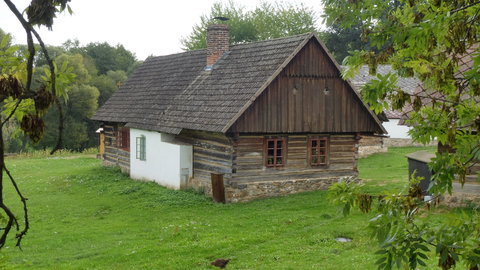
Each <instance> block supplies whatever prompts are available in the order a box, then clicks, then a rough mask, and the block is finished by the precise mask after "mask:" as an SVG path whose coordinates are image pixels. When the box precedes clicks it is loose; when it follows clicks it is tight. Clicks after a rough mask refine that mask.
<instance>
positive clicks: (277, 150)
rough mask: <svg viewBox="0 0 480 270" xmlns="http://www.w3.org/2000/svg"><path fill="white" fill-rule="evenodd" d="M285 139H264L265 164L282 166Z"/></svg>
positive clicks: (284, 157) (284, 154) (284, 158)
mask: <svg viewBox="0 0 480 270" xmlns="http://www.w3.org/2000/svg"><path fill="white" fill-rule="evenodd" d="M286 150H287V149H286V139H285V138H273V139H270V138H269V139H265V153H266V154H265V166H267V167H282V166H284V165H285V161H286Z"/></svg>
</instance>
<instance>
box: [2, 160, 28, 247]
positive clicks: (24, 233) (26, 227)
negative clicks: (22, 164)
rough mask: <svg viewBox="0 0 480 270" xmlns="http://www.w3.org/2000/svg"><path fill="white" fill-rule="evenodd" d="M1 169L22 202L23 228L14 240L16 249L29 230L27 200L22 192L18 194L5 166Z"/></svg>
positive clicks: (18, 190)
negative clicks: (15, 240)
mask: <svg viewBox="0 0 480 270" xmlns="http://www.w3.org/2000/svg"><path fill="white" fill-rule="evenodd" d="M3 169H4V170H5V172H6V173H7V175H8V177H9V178H10V181H11V182H12V185H13V187H14V188H15V191H16V192H17V194H18V196H19V197H20V200H21V201H22V204H23V213H24V215H23V218H24V220H25V227H24V228H23V230H22V231H21V232H20V233H18V234H17V236H16V238H17V244H16V246H17V247H20V243H21V241H22V239H23V236H25V235H26V234H27V232H28V229H29V228H30V223H29V221H28V209H27V200H28V199H27V198H25V197H24V196H23V194H22V192H20V189H19V188H18V185H17V182H15V180H14V179H13V177H12V174H11V173H10V171H9V170H8V169H7V167H6V166H4V167H3Z"/></svg>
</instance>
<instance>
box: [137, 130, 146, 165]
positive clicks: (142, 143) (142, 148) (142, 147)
mask: <svg viewBox="0 0 480 270" xmlns="http://www.w3.org/2000/svg"><path fill="white" fill-rule="evenodd" d="M145 152H146V140H145V136H143V135H142V136H140V137H137V138H136V157H137V159H139V160H146V153H145Z"/></svg>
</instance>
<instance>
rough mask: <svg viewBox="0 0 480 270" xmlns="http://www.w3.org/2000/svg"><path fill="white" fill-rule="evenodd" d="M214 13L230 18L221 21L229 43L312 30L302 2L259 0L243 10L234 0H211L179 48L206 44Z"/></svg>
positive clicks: (310, 16)
mask: <svg viewBox="0 0 480 270" xmlns="http://www.w3.org/2000/svg"><path fill="white" fill-rule="evenodd" d="M217 16H224V17H227V18H229V19H230V20H228V21H226V22H225V23H226V24H228V25H229V27H230V43H232V44H238V43H245V42H252V41H257V40H266V39H272V38H279V37H287V36H292V35H298V34H303V33H308V32H314V31H316V28H315V23H316V19H315V14H314V11H313V10H311V9H310V8H307V7H305V6H303V5H298V6H296V5H293V4H288V3H275V4H271V3H267V2H263V3H260V5H259V6H257V7H256V8H255V9H254V10H252V11H247V10H245V8H244V7H243V6H241V5H238V4H235V2H229V3H228V4H222V3H220V2H215V3H214V4H213V6H212V8H211V10H210V14H209V15H203V16H201V18H200V20H201V22H200V24H197V25H195V26H193V30H192V33H191V34H190V35H189V36H188V37H187V38H185V39H182V40H181V42H182V45H183V47H184V48H183V49H184V50H196V49H203V48H206V47H207V44H206V31H207V27H208V25H210V24H213V23H218V22H217V21H214V20H213V19H212V18H214V17H217Z"/></svg>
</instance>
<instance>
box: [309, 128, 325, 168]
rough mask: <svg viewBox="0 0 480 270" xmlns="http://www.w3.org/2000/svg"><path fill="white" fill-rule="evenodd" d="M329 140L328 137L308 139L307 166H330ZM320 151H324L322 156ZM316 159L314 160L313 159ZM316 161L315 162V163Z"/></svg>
mask: <svg viewBox="0 0 480 270" xmlns="http://www.w3.org/2000/svg"><path fill="white" fill-rule="evenodd" d="M329 139H330V138H329V137H325V136H323V137H310V138H308V145H307V148H308V164H309V165H310V166H312V167H318V166H328V165H329V164H330V158H329V157H330V140H329ZM314 141H316V146H315V150H316V151H315V152H316V154H315V153H314V152H313V150H314V148H313V146H312V144H313V142H314ZM322 141H323V142H324V146H321V145H322V144H321V142H322ZM321 150H324V154H323V155H322V154H321V152H322V151H321ZM322 157H324V158H325V160H324V162H321V160H322ZM315 158H316V159H315ZM315 160H316V161H315Z"/></svg>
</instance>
